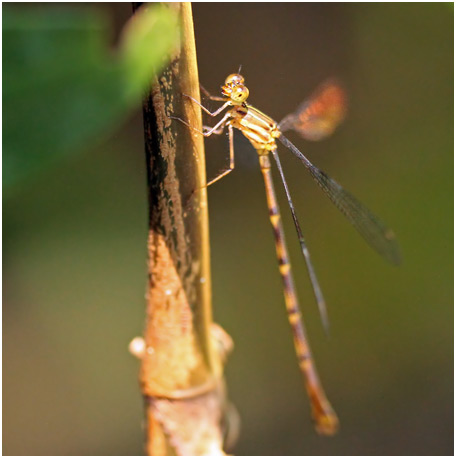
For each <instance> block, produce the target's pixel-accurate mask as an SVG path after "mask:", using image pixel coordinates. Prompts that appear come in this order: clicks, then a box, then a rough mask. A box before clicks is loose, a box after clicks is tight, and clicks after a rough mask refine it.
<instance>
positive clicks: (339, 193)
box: [180, 73, 400, 435]
mask: <svg viewBox="0 0 456 458" xmlns="http://www.w3.org/2000/svg"><path fill="white" fill-rule="evenodd" d="M203 91H204V92H205V93H206V95H207V96H208V97H209V98H210V99H211V100H216V101H220V102H224V103H223V105H222V106H221V107H220V108H219V109H218V110H216V111H215V112H211V111H209V110H208V109H207V108H205V107H204V106H202V105H201V104H200V103H199V102H198V101H197V100H195V99H193V98H192V97H189V96H187V97H188V98H190V99H191V100H192V101H193V102H194V103H196V104H198V105H199V106H200V107H201V108H202V109H203V110H204V111H205V112H206V113H207V114H209V115H210V116H217V115H219V114H221V113H222V112H223V111H224V110H226V112H225V114H224V116H223V117H222V119H221V120H220V121H219V122H218V123H217V124H216V125H215V126H214V127H212V128H209V127H205V128H204V130H203V132H201V133H202V134H203V135H204V136H205V137H209V136H210V135H213V134H217V135H219V134H221V133H222V132H223V131H224V129H225V127H227V128H228V137H229V149H230V166H229V168H228V169H226V170H225V171H224V172H222V173H221V174H219V175H218V176H217V177H216V178H214V179H213V180H211V181H209V182H208V183H207V185H210V184H212V183H214V182H216V181H217V180H219V179H220V178H222V177H223V176H225V175H227V174H228V173H229V172H231V171H232V170H233V169H234V145H233V128H236V129H239V130H240V131H241V132H242V133H243V134H244V135H245V136H246V137H247V138H248V139H249V140H250V142H251V144H252V145H253V147H254V148H255V150H256V151H257V153H258V158H259V161H260V167H261V171H262V174H263V178H264V183H265V187H266V198H267V203H268V209H269V218H270V221H271V224H272V228H273V231H274V238H275V245H276V253H277V259H278V262H279V270H280V274H281V276H282V281H283V287H284V294H285V303H286V307H287V312H288V320H289V322H290V325H291V328H292V331H293V338H294V345H295V350H296V354H297V357H298V360H299V367H300V369H301V372H302V374H303V376H304V380H305V384H306V389H307V392H308V394H309V397H310V402H311V407H312V417H313V419H314V421H315V425H316V429H317V431H318V432H319V433H322V434H328V435H330V434H334V433H335V432H336V431H337V429H338V425H339V421H338V418H337V415H336V413H335V412H334V410H333V409H332V407H331V404H330V403H329V401H328V399H327V397H326V394H325V392H324V390H323V387H322V385H321V383H320V379H319V376H318V373H317V370H316V368H315V364H314V361H313V358H312V353H311V350H310V346H309V342H308V339H307V335H306V331H305V327H304V323H303V321H302V316H301V312H300V310H299V304H298V298H297V294H296V290H295V286H294V281H293V276H292V272H291V266H290V261H289V256H288V251H287V247H286V244H285V237H284V231H283V227H282V222H281V218H280V212H279V207H278V203H277V198H276V194H275V190H274V184H273V181H272V174H271V162H270V158H269V155H270V153H271V154H272V156H273V158H274V160H275V163H276V165H277V168H278V170H279V174H280V178H281V180H282V184H283V187H284V189H285V194H286V196H287V200H288V204H289V206H290V210H291V216H292V218H293V221H294V224H295V227H296V232H297V234H298V238H299V243H300V245H301V251H302V254H303V256H304V259H305V261H306V265H307V269H308V272H309V277H310V281H311V284H312V288H313V292H314V295H315V298H316V301H317V304H318V308H319V311H320V315H321V318H322V322H323V325H324V326H325V328H326V329H327V328H328V317H327V311H326V304H325V300H324V298H323V294H322V292H321V288H320V286H319V283H318V280H317V277H316V274H315V270H314V267H313V265H312V262H311V259H310V254H309V250H308V248H307V245H306V242H305V240H304V237H303V234H302V230H301V226H300V224H299V221H298V218H297V216H296V212H295V208H294V205H293V202H292V200H291V196H290V191H289V189H288V184H287V182H286V180H285V176H284V173H283V169H282V165H281V163H280V159H279V156H278V153H277V143H276V140H279V141H280V142H281V143H282V144H284V145H285V146H286V147H287V148H288V149H289V150H290V151H291V152H292V153H293V154H294V155H295V156H297V157H298V158H299V159H300V160H301V161H302V162H303V164H304V166H305V167H306V168H307V170H308V171H309V172H310V174H311V175H312V177H313V179H314V180H315V181H316V182H317V183H318V185H319V186H320V187H321V189H323V191H324V192H325V194H326V195H327V196H328V197H329V199H330V200H331V201H332V202H333V204H334V205H335V206H336V207H337V208H338V209H339V210H340V211H341V212H342V213H343V214H344V215H345V216H346V217H347V219H348V220H349V221H350V223H352V224H353V226H354V227H355V228H356V229H357V230H358V232H359V233H360V234H361V235H362V237H363V238H364V239H365V240H366V241H367V243H368V244H369V245H370V246H371V247H372V248H373V249H374V250H376V251H377V252H378V253H379V254H380V255H382V256H383V257H384V258H385V259H386V260H387V261H389V262H391V263H392V264H398V263H399V262H400V255H399V248H398V245H397V242H396V239H395V236H394V233H393V231H392V230H391V229H388V228H387V227H386V226H385V225H384V224H383V223H382V222H381V221H380V220H379V219H378V218H377V217H376V216H374V215H373V214H372V213H371V212H370V211H369V210H368V209H367V208H366V207H365V206H364V205H363V204H361V203H360V202H359V201H358V200H356V199H355V198H354V197H353V196H352V195H351V194H350V193H348V192H347V191H345V190H344V189H343V188H342V187H341V186H340V185H339V184H338V183H337V182H336V181H334V180H333V179H332V178H330V177H329V176H328V175H327V174H326V173H324V172H322V171H321V170H320V169H318V168H317V167H315V166H314V165H313V164H312V163H311V162H310V161H309V160H308V159H307V158H306V157H305V156H304V155H303V154H302V153H301V152H300V151H299V150H298V148H296V146H294V145H293V144H292V143H291V142H290V140H288V139H287V138H286V137H285V136H284V135H283V132H285V131H286V130H289V129H294V130H295V131H297V132H298V133H299V134H301V136H302V137H304V138H305V139H307V140H320V139H322V138H324V137H326V136H328V135H330V134H331V133H332V132H333V131H334V129H335V128H336V127H337V125H338V124H339V123H340V122H341V121H342V119H343V118H344V115H345V111H346V102H345V94H344V91H343V90H342V89H341V88H340V86H339V85H338V84H337V83H336V82H334V81H328V82H327V83H325V84H324V85H322V86H321V87H320V88H319V89H318V90H317V91H316V92H315V93H314V94H313V95H312V96H311V97H310V98H309V99H308V100H307V101H305V102H304V103H303V104H302V105H301V106H300V107H299V108H298V109H297V110H296V112H295V113H293V114H290V115H288V116H286V117H285V118H284V119H283V120H282V121H281V122H280V123H276V122H275V121H274V120H273V119H271V118H270V117H269V116H267V115H265V114H264V113H262V112H261V111H259V110H257V109H256V108H254V107H253V106H251V105H249V104H248V103H247V98H248V96H249V90H248V88H247V87H246V86H245V84H244V77H243V76H242V75H240V74H238V73H236V74H232V75H229V76H228V77H227V78H226V80H225V84H224V85H223V86H222V95H223V97H215V96H211V95H210V94H209V93H208V92H207V91H206V90H204V89H203ZM180 121H182V122H184V123H185V124H187V123H186V122H185V121H183V120H180ZM187 125H188V124H187ZM189 127H191V126H189ZM192 128H193V127H192Z"/></svg>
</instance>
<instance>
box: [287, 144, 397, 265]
mask: <svg viewBox="0 0 456 458" xmlns="http://www.w3.org/2000/svg"><path fill="white" fill-rule="evenodd" d="M279 140H280V141H281V142H282V143H283V144H284V145H285V146H286V147H287V148H288V149H290V150H291V151H292V152H293V153H294V154H295V155H296V156H297V157H298V158H299V159H300V160H301V161H302V162H303V163H304V165H305V166H306V168H307V170H309V172H310V174H311V175H312V177H313V178H314V180H315V181H316V182H317V183H318V185H319V186H320V187H321V189H323V191H324V192H325V194H326V195H327V196H328V197H329V199H330V200H331V201H332V203H333V204H334V205H335V206H336V207H337V208H338V209H339V210H340V211H341V212H342V213H343V214H344V215H345V216H346V218H347V219H348V220H349V221H350V223H351V224H353V226H355V228H356V230H357V231H358V232H359V233H360V234H361V236H362V237H363V238H364V240H366V242H367V243H368V244H369V245H370V246H371V247H372V248H373V249H374V250H375V251H377V253H379V254H380V255H382V256H383V257H384V258H385V259H386V260H387V261H389V262H390V263H392V264H395V265H397V264H399V263H400V262H401V255H400V252H399V245H398V243H397V241H396V236H395V235H394V232H393V231H392V230H391V229H389V228H387V227H386V226H385V224H384V223H383V222H382V221H381V220H380V219H379V218H377V216H375V215H373V214H372V213H371V212H370V210H369V209H368V208H366V207H365V206H364V205H363V204H362V203H361V202H359V201H358V200H357V199H355V198H354V197H353V196H352V195H351V194H350V193H349V192H347V191H345V189H343V188H342V186H341V185H340V184H339V183H337V182H336V181H334V180H333V179H332V178H330V177H329V176H328V175H326V173H325V172H323V171H321V170H320V169H318V168H317V167H315V166H314V165H313V164H312V163H311V162H310V161H309V159H307V158H306V157H305V156H304V154H302V153H301V151H299V150H298V148H296V146H294V145H293V143H291V142H290V140H288V139H287V138H286V137H285V136H284V135H281V136H280V137H279Z"/></svg>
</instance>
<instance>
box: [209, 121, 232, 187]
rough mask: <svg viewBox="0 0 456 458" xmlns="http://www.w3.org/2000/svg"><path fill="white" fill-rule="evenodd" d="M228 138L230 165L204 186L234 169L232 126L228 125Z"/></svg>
mask: <svg viewBox="0 0 456 458" xmlns="http://www.w3.org/2000/svg"><path fill="white" fill-rule="evenodd" d="M228 138H229V143H230V166H229V168H227V169H226V170H224V171H223V172H221V173H220V174H219V175H217V176H216V177H215V178H213V179H212V180H211V181H209V182H207V183H206V186H204V187H205V188H207V187H208V186H210V185H211V184H214V183H215V182H216V181H218V180H220V179H221V178H223V177H224V176H226V175H228V174H229V173H230V172H232V171H233V170H234V142H233V126H231V125H229V126H228Z"/></svg>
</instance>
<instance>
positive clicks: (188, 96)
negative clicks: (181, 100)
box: [182, 94, 231, 116]
mask: <svg viewBox="0 0 456 458" xmlns="http://www.w3.org/2000/svg"><path fill="white" fill-rule="evenodd" d="M182 95H183V96H184V97H187V99H190V100H191V101H192V102H194V103H196V104H197V105H198V106H199V107H200V108H201V109H202V110H203V111H204V112H205V113H207V114H208V115H209V116H217V115H219V114H220V113H221V112H222V111H223V110H225V109H226V108H227V107H229V106H231V100H227V101H226V102H225V103H224V104H223V105H222V106H221V107H220V108H218V109H217V110H215V111H214V112H213V113H212V112H211V111H209V110H208V109H207V108H206V107H205V106H203V105H201V103H199V102H198V100H196V99H194V98H193V97H192V96H190V95H187V94H182ZM222 100H226V99H222Z"/></svg>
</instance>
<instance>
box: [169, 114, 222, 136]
mask: <svg viewBox="0 0 456 458" xmlns="http://www.w3.org/2000/svg"><path fill="white" fill-rule="evenodd" d="M230 117H231V113H229V112H228V113H225V116H223V118H222V119H221V120H220V121H219V122H218V123H217V124H216V125H215V126H214V127H212V128H207V129H209V130H206V131H201V130H199V129H197V128H196V127H193V126H191V125H190V124H189V123H188V122H187V121H184V120H183V119H181V118H178V117H176V116H170V117H169V118H170V119H175V120H176V121H180V122H181V123H182V124H185V125H186V126H187V127H190V129H193V130H194V131H196V132H198V133H199V134H201V135H204V136H205V137H210V136H211V135H212V134H216V135H220V134H221V133H222V132H223V129H224V128H225V125H226V123H227V121H228V120H229V119H230Z"/></svg>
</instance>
